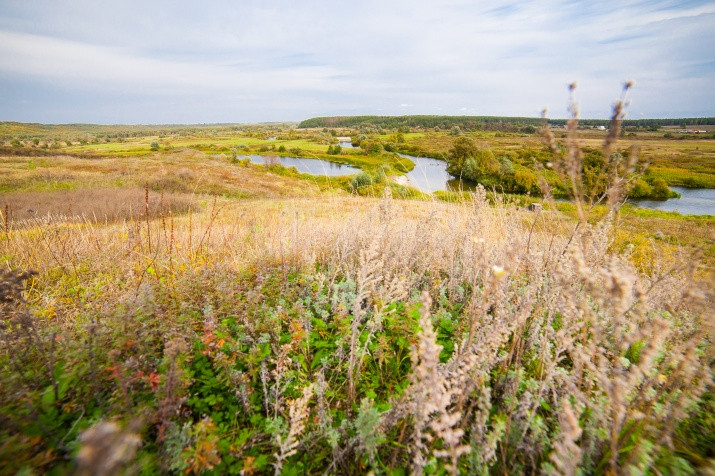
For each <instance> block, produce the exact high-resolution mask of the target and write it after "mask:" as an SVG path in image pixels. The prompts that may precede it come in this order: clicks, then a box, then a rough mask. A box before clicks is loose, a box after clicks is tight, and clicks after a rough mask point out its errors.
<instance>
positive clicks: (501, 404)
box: [0, 129, 715, 474]
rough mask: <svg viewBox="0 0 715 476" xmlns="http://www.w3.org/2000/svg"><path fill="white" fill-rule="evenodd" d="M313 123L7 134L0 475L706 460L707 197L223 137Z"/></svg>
mask: <svg viewBox="0 0 715 476" xmlns="http://www.w3.org/2000/svg"><path fill="white" fill-rule="evenodd" d="M249 132H250V134H251V135H252V136H255V135H260V137H252V136H249V135H248V134H249ZM268 133H270V134H273V133H276V134H278V138H276V139H275V140H270V141H269V140H268V138H267V137H266V136H265V134H268ZM309 134H313V135H312V136H310V135H309ZM321 134H323V133H318V132H305V135H302V133H298V132H290V129H288V130H283V131H277V130H275V131H245V132H243V133H241V134H240V135H238V134H235V133H233V132H231V133H225V134H224V133H223V132H216V134H215V135H212V136H210V137H208V138H206V141H205V142H202V143H204V144H206V146H207V148H208V151H209V153H206V152H202V151H201V150H196V149H192V148H190V147H183V146H182V147H179V146H178V145H174V146H172V147H167V144H166V143H165V142H162V144H161V149H160V150H158V151H149V152H148V153H146V154H132V153H131V149H127V153H126V156H123V155H124V154H117V155H113V153H112V152H111V150H109V149H104V147H105V145H104V144H99V143H98V144H91V143H88V144H86V145H73V146H72V147H73V148H74V147H77V148H76V149H73V150H63V149H59V150H58V149H55V150H53V149H51V148H49V147H48V148H47V149H43V148H42V146H41V145H40V146H39V147H32V146H23V147H22V148H17V147H13V146H9V148H8V149H5V150H6V151H8V152H7V153H4V154H0V212H2V219H1V220H0V226H1V228H0V263H2V268H3V269H2V271H0V318H1V322H0V323H1V326H0V468H2V470H1V471H0V472H1V473H7V474H16V473H18V472H21V473H24V474H31V473H46V472H47V473H67V472H73V471H76V472H79V473H87V474H113V473H117V472H121V471H129V472H140V473H145V474H155V473H159V472H164V473H184V474H199V473H205V474H237V473H241V472H243V474H270V473H276V474H316V473H327V474H364V473H368V472H373V473H375V474H407V473H411V472H415V473H420V472H422V473H426V474H445V473H452V474H522V473H536V472H550V473H564V474H573V473H574V472H575V471H577V470H578V471H581V472H583V473H586V474H602V473H614V474H615V473H621V472H624V473H625V472H641V473H648V472H652V473H655V472H660V473H666V474H675V473H692V472H693V471H695V469H696V468H699V469H702V470H705V468H707V467H708V466H712V460H713V458H714V457H715V455H713V453H712V448H713V447H715V422H714V421H713V414H714V410H715V409H714V408H713V397H712V393H710V392H711V387H710V385H711V382H712V364H713V356H714V354H713V347H712V335H713V334H712V332H713V327H712V324H713V322H715V319H714V318H715V316H714V315H713V310H712V309H713V306H712V302H713V286H712V276H713V275H712V264H713V261H715V243H714V242H713V236H715V219H713V218H712V217H682V216H680V215H677V214H669V213H660V212H651V211H643V210H638V209H631V208H628V207H626V208H621V209H619V208H618V207H617V206H612V207H610V208H609V207H606V206H597V207H593V208H591V207H590V206H588V205H587V204H585V203H581V202H577V203H576V204H564V203H558V202H553V201H548V200H547V201H545V208H544V209H543V210H541V211H529V210H528V209H526V208H524V207H523V206H522V203H523V202H525V201H529V200H527V199H525V198H524V197H517V198H514V197H510V196H504V195H499V194H493V193H488V192H487V191H486V190H484V189H478V191H477V192H475V193H474V194H471V195H465V196H456V195H454V196H452V195H449V194H443V196H442V198H443V199H444V200H448V201H442V200H437V199H436V198H434V197H432V198H430V197H426V196H423V195H421V194H416V195H415V197H417V198H419V200H404V199H401V198H400V192H402V191H404V188H400V187H399V186H397V185H396V184H390V183H389V182H387V181H382V182H380V183H377V184H371V185H369V186H366V187H364V188H361V189H360V190H362V191H363V192H364V194H365V195H366V196H362V195H358V194H357V193H350V190H354V188H352V187H351V185H350V181H351V179H349V178H338V179H327V178H316V177H311V176H307V175H301V174H297V173H296V172H294V171H292V170H287V169H284V168H282V167H276V166H272V167H268V168H264V167H263V166H256V165H252V164H250V163H248V162H247V161H241V160H234V159H233V157H232V156H231V151H232V150H235V148H236V144H237V143H239V142H241V143H243V142H246V143H248V142H249V139H255V140H256V141H258V142H255V143H253V144H252V145H250V146H248V144H245V145H247V147H261V146H263V145H265V146H266V147H270V145H269V144H271V143H273V144H271V145H274V144H281V141H283V140H285V141H301V140H302V141H305V142H304V145H303V147H305V149H303V150H306V149H307V148H308V147H315V148H316V150H317V148H318V147H320V148H324V147H327V146H326V145H324V144H321V143H320V142H319V140H330V139H329V136H330V134H327V135H325V136H323V135H321ZM410 134H414V135H410ZM410 134H405V136H406V139H407V140H406V143H408V144H409V143H410V142H413V141H417V140H421V139H422V138H427V139H425V140H426V142H425V144H429V143H430V142H429V138H430V137H440V138H442V137H445V139H444V140H451V138H450V137H451V136H430V135H421V136H420V135H418V134H420V133H417V132H413V133H410ZM283 136H285V137H283ZM373 139H377V140H380V137H378V136H377V135H376V136H375V137H374V138H373ZM517 139H519V140H521V139H523V138H521V137H516V136H507V137H496V136H494V137H493V140H494V144H501V145H503V146H504V147H507V146H508V145H509V144H510V142H509V141H516V140H517ZM141 140H142V141H145V140H146V139H145V138H142V139H141ZM154 140H161V139H159V138H158V137H156V138H155V139H154ZM180 140H186V141H187V142H189V141H195V140H196V138H195V137H187V138H185V139H179V138H178V137H177V138H174V139H172V141H175V142H179V141H180ZM440 140H442V139H440ZM529 140H531V139H529ZM584 140H586V141H587V140H598V138H596V137H593V138H588V137H587V138H586V139H584ZM105 144H106V143H105ZM110 144H112V143H111V142H110ZM148 145H149V143H147V144H146V145H142V146H141V147H142V149H141V150H144V148H146V147H147V146H148ZM501 145H500V146H501ZM212 146H213V147H212ZM572 146H574V145H573V144H572ZM65 147H67V146H65ZM137 147H138V146H137ZM515 147H518V146H515ZM224 148H225V149H226V152H228V153H225V152H223V149H224ZM18 149H23V150H25V151H26V154H21V153H19V152H17V151H18ZM276 149H277V146H276ZM217 150H219V151H221V152H216V151H217ZM9 151H12V152H13V153H12V154H10V153H9ZM16 152H17V153H16ZM63 152H64V154H63ZM30 154H34V155H30ZM380 157H382V156H375V157H373V158H372V159H370V160H374V161H378V160H380ZM385 160H387V159H385ZM368 165H369V164H368ZM583 179H584V177H583V176H580V177H578V180H583ZM616 186H617V184H616ZM614 190H615V189H614ZM604 203H605V202H604Z"/></svg>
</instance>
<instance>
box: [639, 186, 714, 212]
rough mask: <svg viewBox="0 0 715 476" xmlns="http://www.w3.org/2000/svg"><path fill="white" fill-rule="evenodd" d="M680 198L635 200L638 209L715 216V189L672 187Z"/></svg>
mask: <svg viewBox="0 0 715 476" xmlns="http://www.w3.org/2000/svg"><path fill="white" fill-rule="evenodd" d="M670 188H672V189H673V190H675V191H676V192H678V193H679V194H680V198H671V199H668V200H663V201H659V200H633V201H632V202H631V203H633V205H635V206H637V207H641V208H650V209H653V210H662V211H666V212H678V213H680V214H681V215H715V188H684V187H670Z"/></svg>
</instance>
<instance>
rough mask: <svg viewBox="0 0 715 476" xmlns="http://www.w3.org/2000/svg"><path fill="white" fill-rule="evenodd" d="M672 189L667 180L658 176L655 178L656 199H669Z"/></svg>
mask: <svg viewBox="0 0 715 476" xmlns="http://www.w3.org/2000/svg"><path fill="white" fill-rule="evenodd" d="M670 195H671V190H670V188H669V187H668V184H667V183H665V180H663V179H660V178H657V179H655V180H653V198H655V199H656V200H667V199H669V198H670Z"/></svg>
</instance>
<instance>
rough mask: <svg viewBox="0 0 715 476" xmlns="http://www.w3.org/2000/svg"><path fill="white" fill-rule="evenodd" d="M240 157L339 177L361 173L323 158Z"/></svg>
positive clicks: (358, 170) (256, 162)
mask: <svg viewBox="0 0 715 476" xmlns="http://www.w3.org/2000/svg"><path fill="white" fill-rule="evenodd" d="M239 158H249V159H251V162H253V163H254V164H261V165H272V164H281V165H282V166H283V167H295V168H296V169H298V172H301V173H304V174H311V175H326V176H330V177H337V176H340V175H353V174H357V173H360V169H359V168H357V167H352V166H350V165H344V164H338V163H335V162H328V161H327V160H322V159H304V158H300V157H276V156H271V155H266V156H264V155H244V156H242V157H239Z"/></svg>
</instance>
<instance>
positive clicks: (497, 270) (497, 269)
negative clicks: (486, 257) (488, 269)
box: [492, 265, 506, 279]
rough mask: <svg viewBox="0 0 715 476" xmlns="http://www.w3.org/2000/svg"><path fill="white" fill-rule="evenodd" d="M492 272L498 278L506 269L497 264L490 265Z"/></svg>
mask: <svg viewBox="0 0 715 476" xmlns="http://www.w3.org/2000/svg"><path fill="white" fill-rule="evenodd" d="M492 273H494V276H496V277H497V278H499V279H501V278H503V277H504V276H506V271H505V270H504V268H503V267H501V266H497V265H494V266H492Z"/></svg>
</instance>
